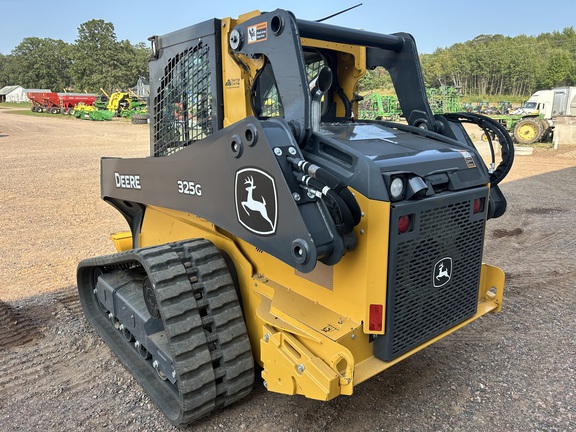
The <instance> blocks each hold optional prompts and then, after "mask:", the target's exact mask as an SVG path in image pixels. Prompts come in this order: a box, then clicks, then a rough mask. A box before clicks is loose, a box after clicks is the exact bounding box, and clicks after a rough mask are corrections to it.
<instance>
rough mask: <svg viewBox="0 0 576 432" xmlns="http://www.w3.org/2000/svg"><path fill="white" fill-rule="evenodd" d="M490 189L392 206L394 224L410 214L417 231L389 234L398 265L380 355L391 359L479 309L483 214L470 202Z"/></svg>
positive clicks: (391, 278)
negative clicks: (473, 207)
mask: <svg viewBox="0 0 576 432" xmlns="http://www.w3.org/2000/svg"><path fill="white" fill-rule="evenodd" d="M486 194H487V191H486V190H484V194H479V193H478V191H476V193H475V194H474V195H471V194H470V192H468V193H467V196H465V197H463V195H466V194H463V193H457V194H453V195H451V196H450V198H449V199H448V200H447V199H446V196H445V197H443V198H441V199H438V198H434V199H431V200H425V201H422V202H416V203H408V204H402V205H400V206H397V207H396V208H395V209H393V210H392V218H391V221H392V226H395V222H394V221H397V220H398V217H400V216H401V215H405V214H412V215H414V216H413V219H414V230H413V231H412V232H409V233H406V234H396V233H394V234H393V235H391V241H390V257H391V262H392V263H394V261H395V265H393V266H392V268H391V269H390V272H389V280H388V294H387V295H388V298H387V310H386V334H385V335H384V336H383V337H379V338H377V339H376V341H375V352H376V355H377V356H378V357H379V358H381V359H383V360H386V361H389V360H392V359H394V358H396V357H398V356H399V355H402V354H404V353H405V352H407V351H409V350H411V349H413V348H415V347H416V346H418V345H421V344H422V343H424V342H426V341H427V340H429V339H431V338H433V337H434V336H437V335H438V334H440V333H442V332H443V331H445V330H447V329H449V328H450V327H453V326H454V325H456V324H458V323H460V322H462V321H464V320H465V319H467V318H469V317H471V316H472V315H474V314H475V313H476V308H477V303H478V284H479V278H480V268H481V263H482V248H483V239H484V225H485V222H484V218H485V215H484V214H482V213H481V214H476V215H473V214H472V210H471V207H472V203H473V201H474V198H476V197H482V196H486ZM439 203H441V204H442V205H440V206H438V204H439ZM436 206H437V207H436ZM396 223H397V222H396ZM396 231H397V230H396ZM449 273H451V274H450V278H449V279H448V278H447V276H446V275H447V274H449Z"/></svg>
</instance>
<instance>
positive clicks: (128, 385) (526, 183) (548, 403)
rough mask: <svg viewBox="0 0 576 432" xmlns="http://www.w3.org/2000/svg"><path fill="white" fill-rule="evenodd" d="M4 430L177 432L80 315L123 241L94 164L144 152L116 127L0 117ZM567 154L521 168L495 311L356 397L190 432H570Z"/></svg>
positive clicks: (265, 410)
mask: <svg viewBox="0 0 576 432" xmlns="http://www.w3.org/2000/svg"><path fill="white" fill-rule="evenodd" d="M0 149H1V152H0V167H1V171H2V175H1V176H0V191H1V195H0V228H1V232H2V248H1V249H0V268H1V269H2V272H1V274H0V430H2V431H31V430H42V431H70V430H75V431H91V432H94V431H109V430H123V431H141V430H146V431H149V430H163V431H169V430H176V429H175V428H173V427H172V426H171V425H170V424H169V423H168V422H167V421H166V420H165V419H164V417H163V415H162V414H161V413H160V412H159V411H158V410H157V409H156V407H155V405H154V404H153V403H152V402H151V401H150V400H149V399H148V397H147V396H146V395H145V394H144V392H143V391H142V390H141V388H140V387H139V386H138V385H137V384H136V383H135V381H134V380H133V379H132V377H131V375H130V374H129V373H128V372H127V371H126V370H125V369H124V368H123V367H122V366H121V365H120V363H119V362H118V361H117V360H116V358H115V357H114V356H113V355H112V354H111V352H110V351H109V349H108V348H107V347H106V346H105V345H104V343H103V342H102V341H101V340H100V338H99V337H98V336H96V334H95V332H94V331H93V330H92V329H91V328H90V327H89V325H88V324H87V323H86V321H85V320H84V318H83V316H82V311H81V308H80V306H79V304H78V301H77V297H76V291H75V270H76V265H77V263H78V261H80V260H81V259H83V258H86V257H89V256H96V255H103V254H107V253H112V252H114V248H113V246H112V243H111V242H110V241H109V240H108V235H109V234H110V233H111V232H113V231H117V230H123V229H125V228H126V227H125V223H124V221H123V219H122V218H121V216H120V215H119V214H118V213H117V212H116V211H115V210H113V209H112V208H111V207H110V206H109V205H107V204H105V203H103V202H102V201H101V200H100V199H99V158H100V157H101V156H121V157H142V156H146V155H147V154H148V129H147V127H146V126H140V125H132V124H130V123H127V122H124V121H112V122H105V123H104V122H102V123H99V122H88V121H80V120H74V119H68V118H59V117H54V118H49V117H39V116H38V117H29V116H21V115H14V114H11V113H10V112H9V111H8V110H6V109H0ZM575 180H576V145H575V146H567V147H566V148H560V149H559V150H558V151H554V150H551V149H537V150H536V151H535V152H534V154H533V155H532V156H523V157H517V160H516V164H515V167H514V168H513V170H512V172H511V174H510V175H509V177H508V178H507V180H506V181H505V183H504V184H503V185H502V189H503V191H504V193H505V194H506V196H507V199H508V203H509V210H508V212H507V213H506V215H505V216H503V217H502V218H500V219H496V220H491V221H489V223H488V228H487V237H486V247H485V260H486V261H487V262H490V263H492V264H495V265H498V266H500V267H501V268H503V269H504V270H505V272H506V273H507V283H506V290H505V298H504V300H505V303H504V309H503V311H502V312H501V313H499V314H495V315H489V316H486V317H484V318H482V319H480V320H478V321H476V322H474V323H473V324H471V325H469V326H467V327H466V328H464V329H462V330H460V331H458V332H456V333H455V334H453V335H451V336H449V337H447V338H445V339H443V340H442V341H440V342H438V343H437V344H435V345H432V346H431V347H429V348H426V349H425V350H423V351H421V352H419V353H418V354H416V355H414V356H412V357H410V358H408V359H407V360H405V361H403V362H401V363H399V364H398V365H396V366H394V367H392V368H391V369H389V370H388V371H385V372H384V373H382V374H380V375H378V376H376V377H374V378H372V379H371V380H368V381H367V382H365V383H363V384H361V385H360V386H358V387H357V388H356V389H355V394H354V395H353V396H351V397H345V396H343V397H340V398H337V399H335V400H333V401H330V402H318V401H313V400H307V399H305V398H302V397H287V396H283V395H279V394H273V393H268V392H266V390H265V389H264V388H263V386H262V381H261V380H260V379H257V382H256V384H255V387H254V391H253V392H252V393H251V395H250V396H249V397H248V398H247V399H246V400H244V401H242V402H240V403H237V404H236V405H234V406H232V407H230V408H229V409H226V410H224V411H221V412H218V413H215V414H214V415H212V416H211V417H209V418H207V419H205V420H202V421H200V422H197V423H196V424H194V425H193V427H192V428H191V429H193V430H198V431H214V430H227V431H228V430H249V431H264V430H267V431H268V430H274V431H285V430H286V431H296V430H300V431H350V430H353V431H356V430H358V431H376V430H383V431H384V430H385V431H427V430H430V431H441V430H446V431H473V430H486V431H492V430H499V431H571V430H576V318H575V317H576V315H575V313H574V309H575V306H574V305H575V304H576V291H575V288H574V286H575V282H576V260H575V259H574V257H575V256H576V240H575V239H576V226H575V222H574V221H575V220H576V218H575V212H576V186H575Z"/></svg>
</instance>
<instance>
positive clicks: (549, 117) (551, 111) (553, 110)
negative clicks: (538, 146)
mask: <svg viewBox="0 0 576 432" xmlns="http://www.w3.org/2000/svg"><path fill="white" fill-rule="evenodd" d="M512 114H513V115H517V116H521V117H520V119H519V121H517V122H516V123H515V125H514V130H513V134H514V139H515V140H516V141H517V142H519V143H520V144H532V143H535V142H538V141H541V140H542V139H543V138H545V137H546V136H551V135H552V133H553V131H554V120H555V119H556V117H559V116H573V115H576V87H556V88H553V89H551V90H538V91H537V92H536V93H534V94H533V95H532V96H530V98H529V99H528V100H527V101H526V103H525V104H524V106H522V107H521V108H518V109H517V110H515V111H514V112H513V113H512Z"/></svg>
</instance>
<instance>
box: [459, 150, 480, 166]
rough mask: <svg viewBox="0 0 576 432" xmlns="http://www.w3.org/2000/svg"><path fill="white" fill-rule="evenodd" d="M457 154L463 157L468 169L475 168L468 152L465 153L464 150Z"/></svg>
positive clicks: (474, 163)
mask: <svg viewBox="0 0 576 432" xmlns="http://www.w3.org/2000/svg"><path fill="white" fill-rule="evenodd" d="M459 152H460V154H461V155H462V156H464V159H465V160H466V165H467V166H468V168H476V162H474V158H473V157H472V154H471V153H470V152H467V151H466V150H459Z"/></svg>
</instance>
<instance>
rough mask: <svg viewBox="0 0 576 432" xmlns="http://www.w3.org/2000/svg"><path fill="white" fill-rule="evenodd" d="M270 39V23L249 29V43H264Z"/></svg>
mask: <svg viewBox="0 0 576 432" xmlns="http://www.w3.org/2000/svg"><path fill="white" fill-rule="evenodd" d="M266 39H268V22H263V23H260V24H256V25H253V26H250V27H248V43H249V44H252V43H256V42H262V41H265V40H266Z"/></svg>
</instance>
